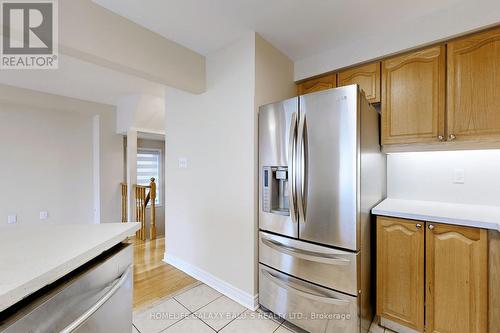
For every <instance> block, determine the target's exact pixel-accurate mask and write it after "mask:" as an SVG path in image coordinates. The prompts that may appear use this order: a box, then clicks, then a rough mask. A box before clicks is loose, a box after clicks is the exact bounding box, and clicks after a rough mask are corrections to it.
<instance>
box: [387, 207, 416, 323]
mask: <svg viewBox="0 0 500 333" xmlns="http://www.w3.org/2000/svg"><path fill="white" fill-rule="evenodd" d="M422 225H423V223H422V222H418V221H410V220H402V219H396V218H386V217H379V218H378V220H377V315H378V316H381V317H384V318H387V319H389V320H392V321H394V322H396V323H399V324H402V325H404V326H407V327H410V328H413V329H415V330H417V331H419V332H423V330H424V249H425V248H424V236H425V231H424V228H423V227H422Z"/></svg>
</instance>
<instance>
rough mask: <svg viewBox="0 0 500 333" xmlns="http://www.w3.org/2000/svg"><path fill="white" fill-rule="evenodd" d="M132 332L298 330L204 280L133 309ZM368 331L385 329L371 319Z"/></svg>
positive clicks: (289, 332)
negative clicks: (248, 306) (239, 300)
mask: <svg viewBox="0 0 500 333" xmlns="http://www.w3.org/2000/svg"><path fill="white" fill-rule="evenodd" d="M133 324H134V325H133V327H132V332H133V333H138V332H139V333H213V332H222V333H247V332H248V333H292V332H298V333H302V332H304V331H302V330H301V329H299V328H297V327H295V326H293V325H292V324H290V323H288V322H284V321H283V319H281V318H277V317H275V316H273V315H272V314H270V313H266V312H264V311H261V310H257V311H250V310H247V309H246V308H245V307H243V306H241V305H240V304H238V303H236V302H234V301H233V300H231V299H229V298H228V297H226V296H224V295H222V294H221V293H219V292H218V291H216V290H214V289H212V288H210V287H208V286H207V285H205V284H202V283H198V284H195V285H194V286H192V287H190V288H188V289H184V290H183V291H181V292H180V293H178V294H176V295H173V296H171V297H169V298H167V299H164V300H161V301H158V302H156V303H155V304H153V305H151V306H149V307H147V308H144V309H142V310H139V311H137V312H134V316H133ZM370 331H371V332H372V333H389V332H390V331H389V330H384V328H381V327H378V326H377V325H376V324H375V323H374V324H372V327H371V328H370Z"/></svg>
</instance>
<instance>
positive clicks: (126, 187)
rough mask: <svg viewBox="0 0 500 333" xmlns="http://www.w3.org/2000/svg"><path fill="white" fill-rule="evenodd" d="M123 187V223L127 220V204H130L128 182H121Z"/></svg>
mask: <svg viewBox="0 0 500 333" xmlns="http://www.w3.org/2000/svg"><path fill="white" fill-rule="evenodd" d="M120 186H121V189H122V223H125V222H127V206H128V186H127V184H126V183H121V184H120Z"/></svg>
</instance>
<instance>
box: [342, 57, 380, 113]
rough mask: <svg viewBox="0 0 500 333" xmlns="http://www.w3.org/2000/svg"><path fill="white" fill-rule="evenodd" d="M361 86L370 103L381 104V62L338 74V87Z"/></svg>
mask: <svg viewBox="0 0 500 333" xmlns="http://www.w3.org/2000/svg"><path fill="white" fill-rule="evenodd" d="M350 84H359V86H360V88H361V89H362V90H363V91H364V92H365V95H366V99H367V100H368V102H370V103H380V62H374V63H371V64H367V65H363V66H358V67H354V68H350V69H346V70H344V71H341V72H339V73H338V86H339V87H342V86H347V85H350Z"/></svg>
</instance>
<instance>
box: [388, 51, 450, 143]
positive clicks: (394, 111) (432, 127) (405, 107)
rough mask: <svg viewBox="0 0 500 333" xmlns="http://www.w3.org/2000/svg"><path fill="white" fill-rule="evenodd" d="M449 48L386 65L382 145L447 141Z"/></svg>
mask: <svg viewBox="0 0 500 333" xmlns="http://www.w3.org/2000/svg"><path fill="white" fill-rule="evenodd" d="M445 66H446V58H445V47H444V46H435V47H431V48H428V49H425V50H420V51H417V52H412V53H408V54H404V55H401V56H397V57H393V58H390V59H387V60H384V61H383V62H382V144H408V143H429V142H437V141H439V140H444V139H445V138H444V135H445V133H444V117H445V74H446V72H445V68H446V67H445Z"/></svg>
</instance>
